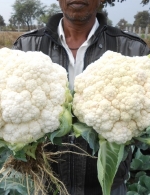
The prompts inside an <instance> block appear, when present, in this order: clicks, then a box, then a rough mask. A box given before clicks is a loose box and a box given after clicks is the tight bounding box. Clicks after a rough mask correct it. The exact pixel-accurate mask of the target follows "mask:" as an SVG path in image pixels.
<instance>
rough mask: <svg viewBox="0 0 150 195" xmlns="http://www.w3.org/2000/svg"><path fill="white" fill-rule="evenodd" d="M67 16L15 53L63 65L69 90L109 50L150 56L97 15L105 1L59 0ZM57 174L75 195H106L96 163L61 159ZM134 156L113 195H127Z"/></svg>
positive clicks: (25, 39)
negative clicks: (28, 53)
mask: <svg viewBox="0 0 150 195" xmlns="http://www.w3.org/2000/svg"><path fill="white" fill-rule="evenodd" d="M59 4H60V7H61V9H62V12H63V14H57V15H54V16H53V17H51V18H50V20H49V22H48V24H47V26H46V27H45V28H43V29H40V30H35V31H33V32H29V33H27V34H25V35H23V36H21V37H20V38H18V40H17V41H16V42H15V44H14V49H20V50H23V51H29V50H30V51H42V52H44V53H45V54H47V55H49V56H50V57H51V59H52V61H53V62H55V63H58V64H60V65H61V66H63V67H64V68H66V70H67V71H68V73H69V82H70V88H71V89H73V82H74V78H75V76H76V75H78V74H79V73H81V72H82V71H83V70H84V69H85V68H86V67H87V66H88V65H89V64H90V63H92V62H94V61H95V60H97V59H98V58H100V57H101V56H102V54H103V53H104V52H105V51H107V50H113V51H116V52H119V53H122V54H123V55H128V56H137V55H138V56H142V55H147V54H149V53H150V50H149V48H148V47H147V45H146V44H145V42H144V41H142V40H141V39H140V38H138V37H137V36H133V35H129V34H127V33H124V32H122V31H120V30H119V29H116V28H114V27H109V26H108V25H107V24H106V19H105V18H104V16H103V15H102V14H97V9H98V7H99V6H100V4H101V0H59ZM63 141H64V142H69V143H74V144H76V145H78V146H79V147H81V148H83V149H84V150H86V151H87V152H89V153H91V149H90V148H89V146H88V144H87V142H86V141H84V140H83V139H82V138H77V139H76V138H74V137H73V136H71V135H68V136H66V137H65V138H64V140H63ZM49 149H50V150H53V151H57V150H61V151H64V150H71V151H72V150H74V151H76V152H79V151H77V150H76V149H74V148H73V147H70V148H69V147H59V146H53V148H49ZM60 158H61V159H60V161H59V163H58V165H54V166H53V170H54V171H55V172H56V173H57V174H58V176H59V179H60V180H61V181H62V182H63V183H64V184H65V186H66V187H67V189H68V192H69V193H70V194H71V195H102V192H101V188H100V184H99V181H98V179H97V164H96V163H97V161H96V159H93V158H89V157H85V156H81V155H74V154H64V155H61V157H60ZM130 161H131V154H129V155H128V157H127V159H126V160H125V161H123V162H121V164H120V167H119V170H118V172H117V174H116V177H115V179H114V183H113V186H112V192H111V195H125V194H126V187H125V184H124V181H125V179H126V176H127V173H128V170H129V166H130Z"/></svg>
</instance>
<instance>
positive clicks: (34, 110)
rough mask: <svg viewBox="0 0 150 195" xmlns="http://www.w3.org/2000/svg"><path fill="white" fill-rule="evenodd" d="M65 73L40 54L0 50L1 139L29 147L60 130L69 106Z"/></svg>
mask: <svg viewBox="0 0 150 195" xmlns="http://www.w3.org/2000/svg"><path fill="white" fill-rule="evenodd" d="M67 86H68V79H67V72H66V70H65V69H64V68H63V67H61V66H60V65H58V64H54V63H53V62H52V61H51V59H50V58H49V57H48V56H46V55H45V54H43V53H42V52H31V51H29V52H23V51H19V50H11V49H8V48H3V49H0V136H1V138H3V139H4V140H5V141H7V142H9V143H11V144H15V143H25V144H26V143H29V142H32V141H35V140H37V139H39V138H41V137H43V136H44V135H45V134H46V133H49V132H53V131H55V130H57V129H58V128H59V126H60V125H61V124H60V118H61V116H62V115H63V113H64V111H65V109H66V108H65V106H64V105H66V104H67V103H68V97H67V96H68V95H70V94H69V92H68V87H67Z"/></svg>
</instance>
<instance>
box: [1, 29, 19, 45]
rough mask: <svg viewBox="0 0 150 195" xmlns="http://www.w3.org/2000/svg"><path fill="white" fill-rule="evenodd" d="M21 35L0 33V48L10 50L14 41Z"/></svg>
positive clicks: (17, 33)
mask: <svg viewBox="0 0 150 195" xmlns="http://www.w3.org/2000/svg"><path fill="white" fill-rule="evenodd" d="M22 34H23V33H22V32H7V31H0V48H2V47H8V48H11V47H12V45H13V43H14V42H15V40H16V39H17V38H18V37H19V36H20V35H22Z"/></svg>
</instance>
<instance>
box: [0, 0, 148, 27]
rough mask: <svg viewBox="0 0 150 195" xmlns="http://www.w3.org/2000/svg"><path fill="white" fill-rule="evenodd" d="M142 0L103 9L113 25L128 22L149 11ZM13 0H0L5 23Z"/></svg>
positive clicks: (51, 0) (49, 0)
mask: <svg viewBox="0 0 150 195" xmlns="http://www.w3.org/2000/svg"><path fill="white" fill-rule="evenodd" d="M40 1H41V2H42V3H43V4H44V5H47V6H50V4H52V3H57V1H56V0H40ZM141 1H142V0H126V1H125V2H123V3H120V2H119V3H117V2H116V3H115V6H114V7H111V6H110V5H108V6H107V7H106V8H105V9H106V10H107V12H108V18H109V19H110V20H112V23H113V26H115V25H116V24H117V23H118V22H119V21H120V19H125V20H126V21H127V22H128V23H130V24H132V23H133V22H134V16H135V15H136V14H137V13H138V12H142V11H145V10H146V11H150V10H149V8H150V3H149V4H148V5H146V6H142V5H141V4H140V3H141ZM14 2H15V0H0V3H1V4H0V15H1V16H2V17H3V18H4V21H5V23H6V24H8V20H9V18H10V16H11V13H12V12H13V9H12V5H13V4H14Z"/></svg>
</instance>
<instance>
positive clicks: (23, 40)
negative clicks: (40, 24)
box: [12, 29, 44, 52]
mask: <svg viewBox="0 0 150 195" xmlns="http://www.w3.org/2000/svg"><path fill="white" fill-rule="evenodd" d="M43 32H44V31H43V29H41V30H33V31H31V32H28V33H26V34H24V35H22V36H20V37H19V38H18V39H17V40H16V41H15V42H14V44H13V47H12V49H16V50H22V51H25V52H26V51H39V50H40V44H41V40H42V36H43Z"/></svg>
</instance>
